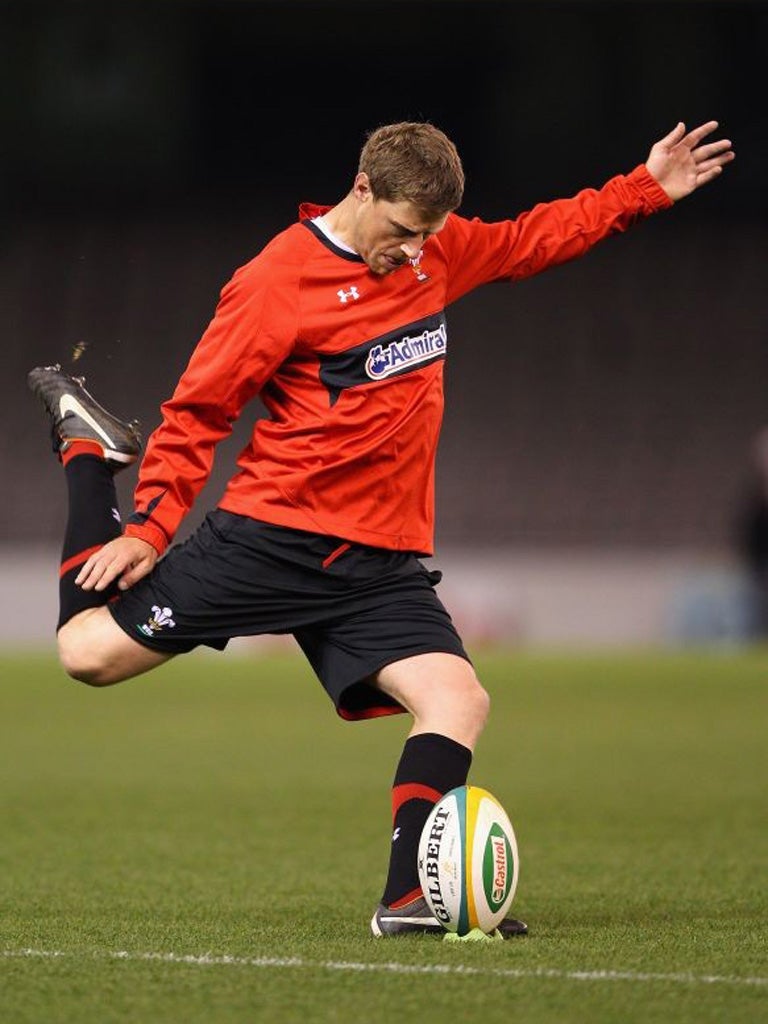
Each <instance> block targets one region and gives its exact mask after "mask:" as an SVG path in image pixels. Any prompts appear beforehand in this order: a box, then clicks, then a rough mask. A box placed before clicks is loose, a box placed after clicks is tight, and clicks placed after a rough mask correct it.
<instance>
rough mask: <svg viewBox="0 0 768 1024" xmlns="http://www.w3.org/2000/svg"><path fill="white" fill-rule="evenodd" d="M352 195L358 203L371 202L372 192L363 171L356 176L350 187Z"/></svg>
mask: <svg viewBox="0 0 768 1024" xmlns="http://www.w3.org/2000/svg"><path fill="white" fill-rule="evenodd" d="M352 195H353V196H354V197H355V199H357V201H358V202H359V203H368V202H372V201H373V190H372V189H371V183H370V181H369V180H368V175H367V174H366V173H365V171H360V172H359V173H358V174H357V175H356V177H355V180H354V183H353V185H352Z"/></svg>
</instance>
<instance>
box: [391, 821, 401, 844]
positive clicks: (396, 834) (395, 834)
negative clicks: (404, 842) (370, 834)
mask: <svg viewBox="0 0 768 1024" xmlns="http://www.w3.org/2000/svg"><path fill="white" fill-rule="evenodd" d="M399 838H400V826H399V825H398V827H397V828H396V829H395V831H394V832H393V833H392V842H393V843H394V842H396V841H397V840H398V839H399Z"/></svg>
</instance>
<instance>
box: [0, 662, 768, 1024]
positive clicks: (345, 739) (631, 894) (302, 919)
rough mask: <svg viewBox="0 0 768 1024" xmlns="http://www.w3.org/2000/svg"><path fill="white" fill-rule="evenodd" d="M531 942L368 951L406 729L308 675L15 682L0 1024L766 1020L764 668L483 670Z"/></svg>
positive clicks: (491, 783) (2, 757) (257, 669)
mask: <svg viewBox="0 0 768 1024" xmlns="http://www.w3.org/2000/svg"><path fill="white" fill-rule="evenodd" d="M477 666H478V670H479V673H480V675H481V678H482V679H483V680H484V682H485V684H486V686H487V688H488V689H489V691H490V693H491V696H492V701H493V711H492V716H491V722H490V724H489V727H488V730H487V732H486V734H485V736H484V738H483V741H482V743H481V746H480V748H479V750H478V753H477V755H476V758H475V762H474V765H473V769H472V775H471V781H473V782H475V783H476V784H477V785H481V786H484V787H486V788H488V789H490V790H491V791H492V792H493V793H494V794H495V795H496V796H497V797H499V799H500V800H501V801H502V803H504V805H505V806H506V808H507V810H508V812H509V814H510V817H511V818H512V821H513V823H514V824H515V828H516V831H517V835H518V842H519V845H520V852H521V861H522V866H521V874H520V884H519V888H518V893H517V897H516V899H515V904H514V907H515V910H516V912H517V913H518V915H519V916H522V917H523V918H524V919H526V920H527V921H528V922H529V925H530V930H531V934H530V936H529V937H528V938H526V939H519V940H515V941H510V942H506V943H488V944H481V945H473V946H469V945H467V944H458V945H457V944H448V943H443V942H441V941H440V940H439V939H437V938H435V937H412V938H409V939H404V940H388V941H376V940H374V939H372V938H370V937H369V933H368V919H369V917H370V914H371V912H372V910H373V907H374V905H375V904H376V902H377V899H378V897H379V894H380V890H381V886H382V883H383V877H384V873H385V869H386V860H387V853H388V843H389V834H390V821H389V784H390V780H391V777H392V774H393V771H394V768H395V764H396V760H397V757H398V754H399V750H400V746H401V743H402V740H403V738H404V735H405V731H406V729H407V720H406V719H405V718H392V719H387V720H382V721H378V722H367V723H355V724H349V723H343V722H341V721H340V720H338V719H337V718H336V717H335V715H334V713H333V710H332V708H331V705H330V704H329V703H328V701H327V698H326V697H325V696H324V694H323V693H322V691H321V689H320V687H319V686H318V685H317V684H316V683H315V681H314V678H313V676H312V674H311V672H310V670H309V669H308V668H307V667H306V666H305V664H304V663H303V661H302V660H300V658H299V657H298V656H297V657H293V656H292V655H291V654H290V653H286V654H280V655H272V656H270V657H267V658H264V657H262V658H257V657H251V658H249V657H243V656H240V657H235V656H229V655H228V656H220V655H219V656H216V655H208V654H199V655H192V656H188V657H187V658H180V659H177V660H176V661H175V662H173V663H171V664H170V665H168V666H166V667H164V668H163V669H161V670H160V671H158V672H156V673H155V674H153V675H151V676H145V677H143V678H140V679H137V680H134V681H133V682H131V683H126V684H123V685H122V686H118V687H114V688H110V689H107V690H101V691H97V690H91V689H88V688H87V687H84V686H80V685H78V684H76V683H73V682H71V681H68V680H67V679H66V678H65V677H64V675H63V673H62V672H61V670H60V669H59V668H58V667H57V665H56V663H55V662H54V661H53V659H51V658H47V657H43V656H41V657H39V658H32V657H24V658H21V657H11V656H9V655H6V656H4V657H1V658H0V777H1V779H2V783H1V785H0V1020H2V1021H3V1022H5V1024H26V1022H35V1024H37V1022H46V1024H50V1022H53V1024H65V1022H72V1024H74V1022H77V1024H89V1022H98V1024H110V1022H117V1021H121V1022H122V1021H130V1022H138V1024H143V1022H151V1024H157V1022H159V1024H164V1022H174V1024H178V1022H183V1024H195V1022H206V1024H220V1022H221V1024H224V1022H227V1024H229V1022H253V1021H270V1022H283V1021H288V1022H290V1021H302V1022H307V1024H308V1022H314V1021H339V1022H353V1021H355V1022H356V1021H364V1022H385V1021H386V1022H391V1021H392V1020H402V1021H406V1020H437V1019H441V1018H442V1017H445V1018H446V1019H454V1018H459V1019H463V1020H465V1021H475V1020H477V1021H482V1022H484V1024H492V1022H496V1021H499V1022H501V1021H504V1022H505V1024H507V1022H509V1021H517V1020H524V1021H532V1022H535V1024H542V1022H549V1021H553V1022H554V1021H557V1022H571V1021H573V1022H576V1021H578V1022H579V1024H583V1022H585V1021H588V1022H590V1024H601V1022H617V1024H624V1022H641V1021H642V1022H644V1024H645V1022H656V1021H658V1022H664V1024H669V1022H673V1024H676V1022H688V1021H691V1022H693V1021H696V1022H710V1021H711V1022H715V1021H717V1022H727V1024H737V1022H742V1021H743V1022H749V1024H754V1022H756V1021H760V1020H768V963H767V962H766V961H767V960H768V957H767V954H768V927H766V921H767V919H768V914H767V911H768V885H767V884H766V879H767V878H768V874H767V872H766V868H768V814H767V811H768V799H766V797H767V795H768V787H767V786H766V780H767V779H768V772H767V771H766V769H767V768H768V742H767V741H766V740H767V737H768V730H767V729H766V670H767V669H768V654H766V652H765V651H760V650H752V651H745V652H741V653H731V654H725V655H712V654H705V653H699V654H697V653H686V654H678V655H674V654H651V653H638V654H623V655H614V654H610V655H609V654H604V655H599V656H587V655H582V656H578V657H577V656H568V657H567V656H565V655H546V654H532V653H528V654H526V653H519V654H511V655H501V654H496V655H493V654H490V653H489V654H486V655H483V656H479V657H478V659H477Z"/></svg>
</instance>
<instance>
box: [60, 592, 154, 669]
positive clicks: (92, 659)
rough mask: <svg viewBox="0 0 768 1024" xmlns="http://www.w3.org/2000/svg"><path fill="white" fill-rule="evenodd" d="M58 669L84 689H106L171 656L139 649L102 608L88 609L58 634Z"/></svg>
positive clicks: (147, 649)
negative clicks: (79, 683) (83, 684)
mask: <svg viewBox="0 0 768 1024" xmlns="http://www.w3.org/2000/svg"><path fill="white" fill-rule="evenodd" d="M58 643H59V660H60V661H61V665H62V668H63V669H64V671H65V672H66V673H67V675H69V676H71V677H72V679H76V680H78V682H81V683H86V684H87V685H88V686H110V685H111V684H112V683H119V682H121V681H122V680H123V679H131V678H132V677H133V676H137V675H140V674H141V673H142V672H148V671H149V670H150V669H153V668H155V667H156V666H157V665H160V664H162V663H163V662H164V661H167V660H168V658H169V657H171V655H168V654H160V653H159V652H158V651H152V650H150V649H149V648H147V647H144V646H142V644H140V643H138V642H137V641H136V640H133V639H132V638H131V637H129V636H128V635H127V634H126V633H124V632H123V630H122V629H121V628H120V627H119V626H118V625H117V623H116V622H115V620H114V619H113V618H112V616H111V615H110V613H109V611H108V610H107V609H106V608H103V607H102V608H89V609H87V610H86V611H83V612H80V614H79V615H76V616H74V618H72V619H70V620H69V622H67V623H65V624H64V625H63V626H62V627H61V629H60V630H59V635H58Z"/></svg>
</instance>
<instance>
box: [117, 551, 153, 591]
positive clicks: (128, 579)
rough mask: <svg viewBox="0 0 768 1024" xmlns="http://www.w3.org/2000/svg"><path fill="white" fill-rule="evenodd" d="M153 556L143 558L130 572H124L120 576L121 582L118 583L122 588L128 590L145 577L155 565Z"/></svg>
mask: <svg viewBox="0 0 768 1024" xmlns="http://www.w3.org/2000/svg"><path fill="white" fill-rule="evenodd" d="M153 561H154V560H153V559H152V558H143V559H142V560H141V561H140V562H137V564H136V565H134V566H133V567H132V568H130V569H129V570H128V572H124V573H123V575H122V576H121V577H120V582H119V583H118V584H117V585H118V587H119V589H120V590H128V589H129V588H130V587H132V586H133V585H134V583H138V582H139V580H140V579H143V578H144V577H145V576H146V575H147V573H148V572H149V571H150V569H151V568H152V565H153Z"/></svg>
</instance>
